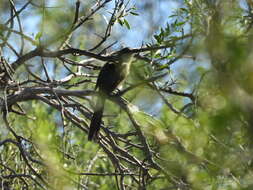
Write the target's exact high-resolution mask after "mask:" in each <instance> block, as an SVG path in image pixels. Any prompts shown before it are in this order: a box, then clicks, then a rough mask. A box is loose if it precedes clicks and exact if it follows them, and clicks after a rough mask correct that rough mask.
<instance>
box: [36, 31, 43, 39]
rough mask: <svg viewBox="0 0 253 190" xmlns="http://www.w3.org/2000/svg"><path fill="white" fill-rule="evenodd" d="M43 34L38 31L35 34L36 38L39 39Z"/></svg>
mask: <svg viewBox="0 0 253 190" xmlns="http://www.w3.org/2000/svg"><path fill="white" fill-rule="evenodd" d="M41 36H42V32H38V33H37V34H36V36H35V40H36V41H38V40H39V39H40V38H41Z"/></svg>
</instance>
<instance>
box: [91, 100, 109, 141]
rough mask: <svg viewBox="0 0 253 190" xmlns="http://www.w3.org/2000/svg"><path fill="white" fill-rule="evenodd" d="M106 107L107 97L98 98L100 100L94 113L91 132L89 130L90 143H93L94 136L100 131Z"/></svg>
mask: <svg viewBox="0 0 253 190" xmlns="http://www.w3.org/2000/svg"><path fill="white" fill-rule="evenodd" d="M104 105H105V97H103V96H98V99H97V102H96V105H95V111H94V113H93V116H92V119H91V122H90V130H89V135H88V140H89V141H91V140H92V139H93V138H94V136H96V135H97V133H98V131H99V129H100V125H101V121H102V116H103V111H104Z"/></svg>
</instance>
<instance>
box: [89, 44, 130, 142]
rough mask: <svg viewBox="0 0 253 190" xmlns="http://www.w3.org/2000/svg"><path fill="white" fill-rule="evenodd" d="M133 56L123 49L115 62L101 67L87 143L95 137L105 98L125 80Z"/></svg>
mask: <svg viewBox="0 0 253 190" xmlns="http://www.w3.org/2000/svg"><path fill="white" fill-rule="evenodd" d="M133 55H134V54H133V52H131V50H130V49H129V48H123V49H122V50H120V51H118V52H117V54H115V61H112V62H107V63H106V64H105V65H104V66H103V67H102V69H101V71H100V73H99V75H98V79H97V83H96V87H95V89H97V88H98V99H97V102H96V105H95V110H94V113H93V116H92V119H91V123H90V130H89V135H88V140H89V141H91V140H92V139H93V138H94V137H96V136H97V133H98V131H99V129H100V125H101V122H102V116H103V111H104V104H105V99H106V96H108V95H110V94H111V93H112V92H113V91H114V90H116V89H117V88H118V87H119V86H120V85H121V84H122V83H123V82H124V80H125V79H126V77H127V75H128V74H129V70H130V65H131V62H132V59H133ZM113 56H114V55H113Z"/></svg>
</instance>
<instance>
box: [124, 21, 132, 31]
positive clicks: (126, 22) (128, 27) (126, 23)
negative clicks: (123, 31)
mask: <svg viewBox="0 0 253 190" xmlns="http://www.w3.org/2000/svg"><path fill="white" fill-rule="evenodd" d="M124 23H125V25H126V27H127V29H128V30H130V29H131V27H130V24H129V23H128V21H127V20H126V19H124Z"/></svg>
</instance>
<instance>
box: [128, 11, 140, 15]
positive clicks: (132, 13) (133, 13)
mask: <svg viewBox="0 0 253 190" xmlns="http://www.w3.org/2000/svg"><path fill="white" fill-rule="evenodd" d="M130 14H131V15H134V16H139V14H138V13H135V12H132V11H131V12H130Z"/></svg>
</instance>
